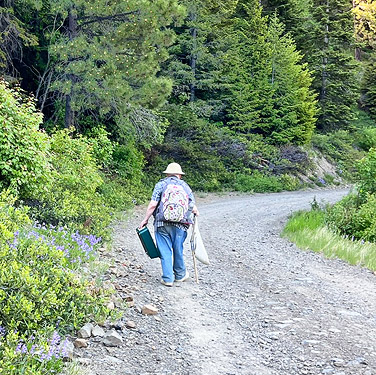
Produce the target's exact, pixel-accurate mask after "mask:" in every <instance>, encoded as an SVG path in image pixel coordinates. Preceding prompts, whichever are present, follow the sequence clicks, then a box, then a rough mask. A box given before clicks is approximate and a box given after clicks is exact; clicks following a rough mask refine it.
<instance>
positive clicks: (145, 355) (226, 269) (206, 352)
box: [77, 190, 376, 375]
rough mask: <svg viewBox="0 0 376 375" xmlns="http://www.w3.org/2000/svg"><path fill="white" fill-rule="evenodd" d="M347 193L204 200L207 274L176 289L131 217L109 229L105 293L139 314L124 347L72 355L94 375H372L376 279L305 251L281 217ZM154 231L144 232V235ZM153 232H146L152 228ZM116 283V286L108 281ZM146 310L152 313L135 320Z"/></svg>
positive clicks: (125, 333)
mask: <svg viewBox="0 0 376 375" xmlns="http://www.w3.org/2000/svg"><path fill="white" fill-rule="evenodd" d="M345 193H346V191H345V190H340V191H339V190H321V191H299V192H292V193H290V192H289V193H279V194H263V195H253V196H239V195H226V196H221V197H219V196H214V197H213V196H207V197H206V198H199V199H198V201H199V205H198V206H199V209H200V231H201V235H202V237H203V240H204V242H205V245H206V248H207V251H208V253H209V257H210V260H211V265H210V266H204V265H202V264H200V263H199V264H198V267H199V279H200V283H199V284H196V283H195V281H194V278H193V273H194V272H193V265H192V264H193V263H192V257H191V253H190V250H189V243H187V250H186V260H187V267H188V269H189V271H190V273H191V275H192V277H191V278H190V279H189V280H188V281H187V282H184V283H180V284H177V283H176V284H175V285H174V286H173V287H172V288H168V287H165V286H163V285H161V284H160V283H159V280H160V264H159V261H158V260H151V259H149V258H147V256H146V255H145V253H144V252H143V249H142V247H141V244H140V243H139V240H138V238H137V236H136V232H135V228H136V227H137V225H138V224H139V222H140V221H141V219H142V217H143V215H144V208H138V209H137V210H135V212H134V213H133V215H132V217H130V218H129V219H128V220H127V221H126V222H123V223H120V224H118V225H117V227H116V231H115V239H114V243H113V251H112V253H111V254H110V255H108V256H109V257H112V258H113V262H114V267H113V268H112V271H113V274H112V276H113V279H112V282H113V283H114V284H115V286H116V287H117V289H118V290H119V294H120V295H121V296H122V297H125V296H126V295H129V294H132V296H133V298H134V302H135V305H134V307H131V308H128V309H127V310H126V312H125V315H124V318H123V322H126V321H129V320H132V321H133V322H134V323H135V325H136V328H134V329H127V328H126V327H123V326H122V322H119V323H118V325H117V327H116V328H117V329H118V332H119V333H121V335H122V337H123V340H124V343H123V344H122V345H121V346H120V347H115V348H107V347H105V346H103V344H102V343H101V341H100V340H99V339H98V340H95V339H92V341H91V342H90V345H89V347H88V348H86V349H77V355H78V356H79V357H80V362H81V363H84V364H85V367H86V368H87V369H88V372H89V373H90V374H92V375H110V374H111V375H126V374H132V375H135V374H137V375H138V374H139V375H142V374H145V375H146V374H161V375H167V374H178V375H183V374H187V375H188V374H190V375H212V374H213V375H214V374H221V375H222V374H223V375H225V374H226V375H230V374H234V375H238V374H247V375H302V374H336V375H360V374H362V375H376V289H375V282H376V278H375V275H374V274H373V273H372V272H371V271H368V270H366V269H364V268H361V267H355V266H350V265H348V264H346V263H344V262H342V261H340V260H337V259H325V258H324V257H323V256H322V255H321V254H315V253H313V252H306V251H301V250H299V249H297V248H296V246H295V245H293V244H291V243H289V242H288V241H287V240H286V239H283V238H281V237H280V232H281V230H282V228H283V225H284V223H285V222H286V220H287V217H288V215H289V214H290V213H291V212H293V211H296V210H298V209H306V208H309V203H310V202H311V201H312V200H313V197H314V196H316V199H317V200H318V201H321V200H325V201H326V202H334V201H336V200H337V199H339V198H340V197H341V196H343V195H344V194H345ZM149 226H150V227H151V225H149ZM150 229H151V228H150ZM114 275H118V276H117V277H115V276H114ZM144 304H153V305H155V306H156V307H158V309H159V313H158V314H157V315H156V316H146V315H142V314H141V307H142V306H143V305H144Z"/></svg>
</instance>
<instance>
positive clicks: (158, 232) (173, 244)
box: [140, 163, 198, 286]
mask: <svg viewBox="0 0 376 375" xmlns="http://www.w3.org/2000/svg"><path fill="white" fill-rule="evenodd" d="M163 173H165V174H166V177H165V178H164V179H162V180H160V181H159V182H158V183H157V184H156V185H155V187H154V190H153V194H152V197H151V201H150V203H149V205H148V207H147V209H146V213H145V217H144V219H143V220H142V222H141V223H140V228H142V227H144V226H145V225H147V223H148V221H149V218H150V216H151V215H153V214H154V230H155V239H156V242H157V247H158V249H159V251H160V253H161V265H162V279H161V283H162V284H163V285H165V286H172V285H173V283H174V281H176V282H181V281H185V280H187V279H188V278H189V273H188V271H187V270H186V267H185V264H184V258H183V243H184V241H185V239H186V238H187V230H188V228H189V225H190V224H192V215H198V210H197V207H196V205H195V199H194V196H193V193H192V190H191V188H190V187H189V186H188V184H187V183H186V182H184V181H183V180H182V179H181V177H182V175H184V174H185V173H184V172H183V171H182V169H181V166H180V165H179V164H178V163H171V164H169V165H168V166H167V168H166V170H165V171H164V172H163Z"/></svg>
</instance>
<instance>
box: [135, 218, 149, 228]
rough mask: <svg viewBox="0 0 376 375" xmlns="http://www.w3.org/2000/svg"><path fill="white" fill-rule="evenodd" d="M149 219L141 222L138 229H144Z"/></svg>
mask: <svg viewBox="0 0 376 375" xmlns="http://www.w3.org/2000/svg"><path fill="white" fill-rule="evenodd" d="M148 221H149V220H148V219H144V220H142V221H141V223H140V226H139V227H138V229H142V228H143V227H144V226H145V225H147V224H148Z"/></svg>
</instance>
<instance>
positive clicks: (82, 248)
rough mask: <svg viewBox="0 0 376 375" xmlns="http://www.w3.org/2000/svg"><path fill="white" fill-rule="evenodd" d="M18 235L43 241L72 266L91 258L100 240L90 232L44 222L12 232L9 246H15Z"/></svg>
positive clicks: (18, 238)
mask: <svg viewBox="0 0 376 375" xmlns="http://www.w3.org/2000/svg"><path fill="white" fill-rule="evenodd" d="M20 236H21V237H24V238H26V239H34V240H37V241H40V242H43V243H45V244H46V245H47V246H49V247H54V248H55V249H56V250H58V251H61V252H63V253H64V257H65V258H66V259H67V261H68V265H70V266H71V267H72V268H74V267H78V266H79V265H80V264H81V263H83V262H87V261H89V260H91V259H93V257H94V255H95V247H96V245H97V244H99V243H100V242H101V240H102V239H101V238H100V237H96V236H94V235H92V234H91V235H82V234H80V233H79V232H78V231H76V232H73V233H71V232H69V231H67V230H66V229H65V228H63V227H59V228H56V227H54V226H53V225H50V226H48V227H47V226H46V225H45V224H40V223H35V224H34V226H33V227H32V228H31V229H30V230H28V231H25V232H23V233H21V234H20V232H19V231H16V232H15V233H14V238H13V241H12V242H10V243H9V246H10V247H11V248H13V249H16V248H17V246H18V244H19V241H20Z"/></svg>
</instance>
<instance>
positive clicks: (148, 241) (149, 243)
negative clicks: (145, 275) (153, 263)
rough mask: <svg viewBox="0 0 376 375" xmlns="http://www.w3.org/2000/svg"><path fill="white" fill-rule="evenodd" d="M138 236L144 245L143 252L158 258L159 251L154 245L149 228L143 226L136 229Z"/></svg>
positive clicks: (152, 257) (159, 255)
mask: <svg viewBox="0 0 376 375" xmlns="http://www.w3.org/2000/svg"><path fill="white" fill-rule="evenodd" d="M136 231H137V234H138V237H139V238H140V241H141V243H142V246H143V247H144V250H145V253H146V254H147V255H148V256H149V257H150V258H151V259H154V258H160V257H161V253H160V252H159V250H158V248H157V247H156V246H155V243H154V240H153V237H152V236H151V234H150V232H149V229H148V228H147V227H146V226H145V227H143V228H142V229H138V228H137V229H136Z"/></svg>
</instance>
